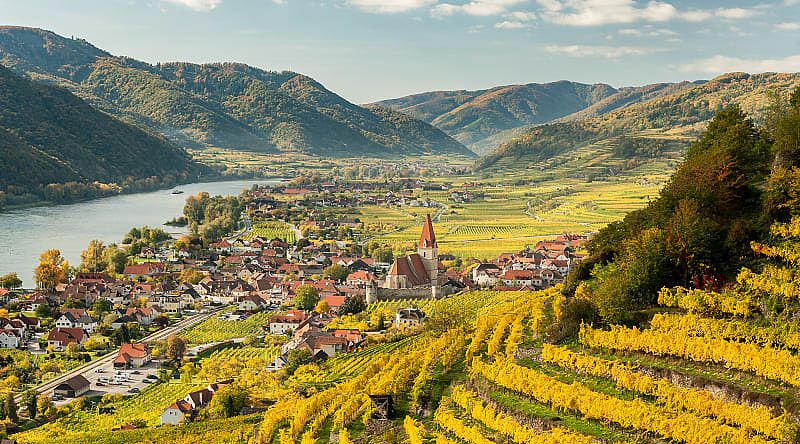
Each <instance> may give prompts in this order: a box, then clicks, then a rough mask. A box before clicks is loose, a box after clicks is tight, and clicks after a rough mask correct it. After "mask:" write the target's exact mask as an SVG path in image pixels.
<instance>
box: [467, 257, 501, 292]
mask: <svg viewBox="0 0 800 444" xmlns="http://www.w3.org/2000/svg"><path fill="white" fill-rule="evenodd" d="M501 271H502V270H500V267H499V266H497V265H496V264H492V263H482V264H478V266H476V267H475V268H473V269H472V282H475V284H476V285H478V286H479V287H491V286H493V285H495V284H497V283H498V282H499V281H500V278H499V276H500V273H501Z"/></svg>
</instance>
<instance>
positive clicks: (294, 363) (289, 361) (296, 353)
mask: <svg viewBox="0 0 800 444" xmlns="http://www.w3.org/2000/svg"><path fill="white" fill-rule="evenodd" d="M309 362H311V353H310V352H309V351H308V349H305V348H296V349H294V350H292V351H290V352H289V353H288V354H287V355H286V365H285V366H284V367H283V369H284V371H286V374H287V375H293V374H294V371H295V370H297V368H298V367H300V366H301V365H303V364H308V363H309Z"/></svg>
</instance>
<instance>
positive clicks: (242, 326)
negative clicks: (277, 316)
mask: <svg viewBox="0 0 800 444" xmlns="http://www.w3.org/2000/svg"><path fill="white" fill-rule="evenodd" d="M272 314H274V313H266V312H264V313H255V314H252V315H250V316H249V317H248V318H247V319H244V320H241V321H232V320H220V319H219V317H218V316H215V317H211V318H208V319H206V320H205V321H203V322H201V323H199V324H197V325H195V326H194V327H192V328H190V329H188V330H184V331H183V332H181V334H180V336H181V337H182V338H184V339H186V340H187V341H189V343H190V344H206V343H209V342H221V341H227V340H229V339H236V338H244V337H246V336H251V335H257V334H259V333H261V332H262V330H261V327H262V326H263V325H264V324H266V323H267V322H268V321H269V317H270V316H272Z"/></svg>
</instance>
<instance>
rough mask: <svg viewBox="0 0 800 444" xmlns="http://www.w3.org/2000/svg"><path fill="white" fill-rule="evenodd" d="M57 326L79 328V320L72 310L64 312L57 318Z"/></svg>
mask: <svg viewBox="0 0 800 444" xmlns="http://www.w3.org/2000/svg"><path fill="white" fill-rule="evenodd" d="M56 327H59V328H78V320H77V319H75V316H73V314H72V313H70V312H65V313H62V314H61V316H59V317H58V319H56Z"/></svg>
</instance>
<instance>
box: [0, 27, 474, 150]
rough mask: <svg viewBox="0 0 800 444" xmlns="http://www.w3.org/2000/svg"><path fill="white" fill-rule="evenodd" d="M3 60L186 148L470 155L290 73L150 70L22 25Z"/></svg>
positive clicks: (4, 43) (9, 35) (9, 30)
mask: <svg viewBox="0 0 800 444" xmlns="http://www.w3.org/2000/svg"><path fill="white" fill-rule="evenodd" d="M0 63H2V64H4V65H6V66H9V67H10V68H12V69H13V70H14V71H15V72H17V73H19V74H23V75H27V76H29V77H31V78H34V79H36V80H38V81H44V82H52V83H56V84H59V85H60V86H64V87H66V88H68V89H70V90H71V91H73V92H75V93H76V94H78V95H80V96H81V97H83V98H84V99H86V100H88V101H89V102H90V103H92V104H93V105H95V106H96V107H98V108H100V109H103V110H104V111H106V112H109V113H111V114H113V115H115V116H117V117H120V118H123V119H126V120H128V121H130V122H131V123H135V124H137V125H140V126H144V127H147V128H149V129H151V130H153V131H156V132H159V133H161V134H163V135H165V136H166V137H168V138H170V139H171V140H172V141H174V142H176V143H178V144H180V145H183V146H189V147H214V146H218V147H223V148H230V149H238V150H242V149H243V150H252V151H262V152H276V153H277V152H281V151H300V152H305V153H308V154H316V155H326V156H339V157H349V156H358V155H378V156H382V155H397V156H406V155H423V154H457V155H462V156H469V157H474V156H475V155H474V153H472V152H471V151H469V150H468V149H467V148H466V147H464V146H463V145H462V144H460V143H459V142H457V141H455V140H454V139H452V138H450V137H449V136H447V135H446V134H444V133H442V132H440V131H439V130H438V129H436V128H433V127H430V128H426V129H425V131H420V132H418V133H416V134H415V136H413V137H409V136H407V135H406V134H404V133H403V131H402V128H399V127H398V126H397V125H396V122H391V121H386V120H384V118H383V117H382V116H379V115H376V114H374V113H372V112H371V111H370V110H369V109H367V108H364V107H360V106H358V105H355V104H353V103H350V102H349V101H347V100H346V99H344V98H342V97H341V96H339V95H337V94H335V93H333V92H332V91H330V90H328V89H327V88H325V87H324V86H323V85H322V84H321V83H319V82H318V81H316V80H314V79H312V78H310V77H308V76H305V75H303V74H300V73H295V72H291V71H283V72H276V71H266V70H262V69H259V68H256V67H252V66H248V65H245V64H242V63H236V62H225V63H210V64H193V63H187V62H170V63H157V64H148V63H146V62H142V61H138V60H135V59H132V58H129V57H123V56H114V55H111V54H110V53H108V52H106V51H103V50H101V49H98V48H96V47H94V46H93V45H91V44H89V43H88V42H86V41H85V40H80V39H78V40H75V39H68V38H65V37H62V36H59V35H58V34H55V33H53V32H51V31H46V30H42V29H37V28H22V27H0ZM414 125H415V126H418V125H419V124H414Z"/></svg>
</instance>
